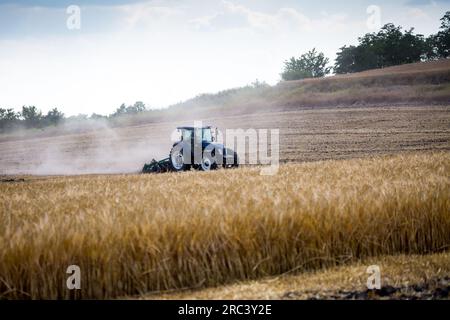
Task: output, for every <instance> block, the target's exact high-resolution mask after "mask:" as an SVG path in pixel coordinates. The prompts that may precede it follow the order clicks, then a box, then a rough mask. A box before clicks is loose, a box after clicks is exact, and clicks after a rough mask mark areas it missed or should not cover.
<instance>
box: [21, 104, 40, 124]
mask: <svg viewBox="0 0 450 320" xmlns="http://www.w3.org/2000/svg"><path fill="white" fill-rule="evenodd" d="M21 116H22V118H23V120H24V121H25V126H26V127H27V128H37V127H38V126H40V125H41V120H42V112H41V111H40V110H38V109H37V108H36V107H35V106H28V107H26V106H23V107H22V112H21Z"/></svg>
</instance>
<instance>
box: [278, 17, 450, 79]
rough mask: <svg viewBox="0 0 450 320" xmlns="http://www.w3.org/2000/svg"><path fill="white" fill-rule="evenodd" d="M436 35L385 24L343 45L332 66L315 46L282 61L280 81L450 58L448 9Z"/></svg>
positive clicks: (449, 19) (449, 18)
mask: <svg viewBox="0 0 450 320" xmlns="http://www.w3.org/2000/svg"><path fill="white" fill-rule="evenodd" d="M440 21H441V26H440V28H439V31H438V32H437V33H436V34H432V35H430V36H429V37H424V36H423V35H421V34H415V33H414V28H411V29H409V30H405V31H404V30H402V27H400V26H395V25H394V24H392V23H388V24H385V25H384V26H383V27H382V28H381V29H380V30H379V31H378V32H373V33H367V34H365V35H364V36H362V37H359V38H358V44H357V45H350V46H343V47H341V48H340V49H339V51H338V52H337V54H336V56H337V57H336V60H335V63H334V67H329V66H328V64H329V59H328V58H326V57H325V56H324V54H323V53H321V52H317V51H316V50H315V49H312V50H310V51H309V52H307V53H305V54H303V55H301V56H300V57H299V58H295V57H292V58H290V59H289V60H287V61H285V62H284V70H283V72H282V73H281V77H282V79H283V80H300V79H305V78H318V77H323V76H325V75H327V74H329V73H330V72H331V71H332V70H333V71H334V73H336V74H345V73H353V72H360V71H364V70H370V69H377V68H385V67H390V66H395V65H400V64H405V63H413V62H419V61H427V60H436V59H441V58H449V57H450V11H447V12H446V13H445V15H444V16H443V17H442V18H441V19H440Z"/></svg>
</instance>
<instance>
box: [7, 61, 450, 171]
mask: <svg viewBox="0 0 450 320" xmlns="http://www.w3.org/2000/svg"><path fill="white" fill-rule="evenodd" d="M194 120H203V122H204V123H205V124H211V125H214V126H218V127H219V128H220V129H222V130H225V129H227V128H243V129H248V128H254V129H258V128H267V129H279V130H280V161H281V162H288V161H295V162H299V161H313V160H323V159H343V158H355V157H366V156H370V155H382V154H393V153H398V152H411V151H421V150H450V60H441V61H434V62H427V63H419V64H411V65H403V66H396V67H391V68H385V69H380V70H372V71H366V72H361V73H358V74H350V75H343V76H333V77H327V78H323V79H309V80H302V81H292V82H283V83H280V84H278V85H276V86H273V87H268V86H264V85H260V86H257V87H250V86H249V87H245V88H239V89H232V90H227V91H223V92H220V93H217V94H211V95H201V96H199V97H197V98H194V99H192V100H189V101H186V102H184V103H181V104H178V105H174V106H172V107H170V108H169V109H168V110H159V111H150V112H146V113H142V114H138V115H135V116H128V117H127V116H125V117H122V118H118V119H116V120H114V121H110V122H108V121H86V122H82V123H67V124H65V125H62V126H60V127H53V128H47V129H45V130H27V131H22V132H18V133H13V134H9V135H0V148H1V150H2V153H1V154H0V174H20V173H25V174H78V173H124V172H136V171H138V170H139V169H140V168H141V167H142V165H143V163H144V162H148V161H150V160H151V159H152V158H162V157H166V156H167V154H168V152H169V150H170V147H171V141H170V135H171V133H172V132H173V130H174V129H175V128H176V127H177V126H179V125H183V124H192V123H193V121H194Z"/></svg>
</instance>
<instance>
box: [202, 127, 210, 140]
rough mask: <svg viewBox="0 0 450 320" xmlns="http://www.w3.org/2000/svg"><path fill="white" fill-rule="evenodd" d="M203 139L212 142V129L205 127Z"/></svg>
mask: <svg viewBox="0 0 450 320" xmlns="http://www.w3.org/2000/svg"><path fill="white" fill-rule="evenodd" d="M203 141H206V142H212V135H211V129H210V128H207V129H203Z"/></svg>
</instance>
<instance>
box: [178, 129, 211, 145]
mask: <svg viewBox="0 0 450 320" xmlns="http://www.w3.org/2000/svg"><path fill="white" fill-rule="evenodd" d="M177 130H178V132H180V141H184V142H191V143H195V142H202V144H204V143H206V144H209V143H212V142H214V141H215V140H216V136H217V129H212V128H211V126H207V127H178V128H177Z"/></svg>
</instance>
